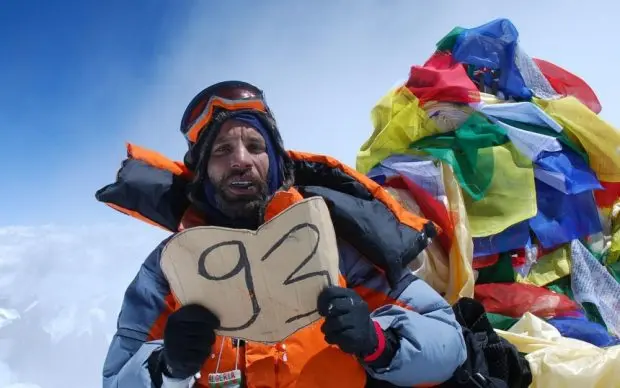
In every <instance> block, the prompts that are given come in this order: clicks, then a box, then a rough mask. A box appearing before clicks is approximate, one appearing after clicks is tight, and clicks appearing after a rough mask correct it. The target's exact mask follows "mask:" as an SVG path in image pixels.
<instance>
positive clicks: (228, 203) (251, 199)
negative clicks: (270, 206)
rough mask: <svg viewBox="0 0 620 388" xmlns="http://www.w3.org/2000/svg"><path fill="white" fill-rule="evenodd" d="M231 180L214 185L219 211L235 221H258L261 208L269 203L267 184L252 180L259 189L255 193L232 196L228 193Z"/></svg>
mask: <svg viewBox="0 0 620 388" xmlns="http://www.w3.org/2000/svg"><path fill="white" fill-rule="evenodd" d="M229 178H230V177H227V179H222V181H220V182H219V183H218V184H214V187H215V204H216V206H217V208H218V210H219V211H221V212H222V214H224V215H225V216H226V217H229V218H231V219H233V220H240V221H241V220H248V221H257V220H258V217H259V214H260V211H261V208H262V207H263V206H264V204H265V202H266V201H267V196H268V189H267V183H266V182H263V181H262V180H260V179H252V180H251V181H252V184H253V185H254V186H255V187H256V188H257V191H256V192H255V193H251V194H247V195H231V194H230V193H228V192H227V191H226V187H227V185H228V184H229Z"/></svg>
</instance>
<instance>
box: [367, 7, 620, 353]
mask: <svg viewBox="0 0 620 388" xmlns="http://www.w3.org/2000/svg"><path fill="white" fill-rule="evenodd" d="M518 38H519V34H518V31H517V29H516V28H515V26H514V25H513V24H512V23H511V22H510V21H509V20H507V19H497V20H494V21H491V22H489V23H487V24H485V25H482V26H479V27H476V28H462V27H457V28H454V29H453V30H452V31H450V32H449V33H448V34H447V35H446V36H445V37H444V38H443V39H441V40H440V41H439V42H438V43H437V45H436V51H435V52H434V53H433V54H432V55H431V57H430V58H429V59H428V61H427V62H426V63H425V64H424V65H422V66H412V67H411V70H410V73H409V78H408V80H407V81H406V82H405V83H404V84H402V85H400V86H398V87H396V88H394V89H392V90H390V91H389V92H388V93H387V94H386V95H385V96H384V97H383V98H382V99H381V100H380V101H379V102H378V103H377V105H376V106H375V107H374V108H373V110H372V122H373V126H374V132H373V133H372V134H371V136H370V138H369V139H368V140H367V141H366V142H365V143H364V144H363V145H362V147H361V149H360V151H359V153H358V157H357V166H356V167H357V169H358V170H359V171H361V172H363V173H364V174H367V175H368V176H369V177H371V178H372V179H374V180H375V181H377V182H379V183H380V184H381V185H382V186H384V187H385V188H386V189H387V190H388V191H389V192H390V193H391V194H392V195H394V196H395V197H396V198H397V199H399V200H400V202H401V203H402V204H403V205H404V206H405V207H407V208H408V209H409V210H411V211H413V212H416V213H417V214H420V215H422V216H424V217H426V218H428V219H431V220H432V221H434V222H435V224H436V225H437V226H438V227H439V228H440V229H441V231H442V233H441V234H440V235H439V236H438V238H436V239H435V241H433V242H432V244H431V245H430V246H429V248H428V249H427V250H426V251H425V252H423V254H422V255H420V257H419V260H416V261H415V262H414V263H413V264H412V269H413V270H414V272H415V273H417V274H418V275H419V276H420V277H422V278H424V279H425V280H427V282H428V283H429V284H431V286H433V287H434V288H435V289H437V290H438V291H439V292H441V293H442V294H443V295H444V296H445V298H446V299H447V300H448V301H450V302H454V301H456V300H457V299H458V298H459V297H463V296H468V297H474V298H475V299H477V300H480V301H481V302H482V303H483V305H484V306H485V309H486V311H487V314H488V317H489V319H490V320H491V322H492V323H493V325H494V326H495V327H496V328H498V329H504V330H507V329H509V328H510V327H511V325H513V324H514V323H515V322H517V320H518V319H519V318H521V317H522V316H523V314H525V313H526V312H529V313H531V314H534V315H536V316H538V317H540V318H542V319H545V320H546V321H547V322H548V323H550V324H552V325H553V326H554V327H556V328H557V329H558V330H559V331H560V332H561V333H562V335H563V336H566V337H572V338H577V339H581V340H583V341H586V342H589V343H591V344H594V345H596V346H599V347H607V346H611V345H615V344H619V343H620V341H619V340H618V337H619V336H620V260H619V259H620V132H619V131H618V130H616V129H615V128H614V127H612V126H611V125H610V124H608V123H606V122H605V121H604V120H603V119H601V118H600V117H599V116H598V114H599V113H600V112H601V109H602V107H601V104H600V102H599V100H598V98H597V96H596V94H595V93H594V91H593V90H592V88H590V86H589V85H588V84H587V83H586V82H585V81H584V80H582V79H581V78H579V77H578V76H576V75H574V74H572V73H570V72H569V71H567V70H565V69H563V68H562V67H560V66H558V65H555V64H553V63H551V62H548V61H545V60H542V59H538V58H532V57H530V56H529V55H528V54H527V53H525V52H524V51H523V50H522V49H521V46H520V45H519V39H518Z"/></svg>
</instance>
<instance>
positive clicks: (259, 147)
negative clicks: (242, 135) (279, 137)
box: [248, 142, 266, 154]
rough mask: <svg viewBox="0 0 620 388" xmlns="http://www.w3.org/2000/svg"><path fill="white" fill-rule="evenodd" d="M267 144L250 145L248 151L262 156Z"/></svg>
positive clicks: (255, 143) (256, 143) (254, 143)
mask: <svg viewBox="0 0 620 388" xmlns="http://www.w3.org/2000/svg"><path fill="white" fill-rule="evenodd" d="M265 148H266V147H265V144H263V143H259V142H252V143H250V144H248V151H250V152H252V153H254V154H260V153H263V152H265Z"/></svg>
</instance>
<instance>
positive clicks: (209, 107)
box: [185, 96, 268, 143]
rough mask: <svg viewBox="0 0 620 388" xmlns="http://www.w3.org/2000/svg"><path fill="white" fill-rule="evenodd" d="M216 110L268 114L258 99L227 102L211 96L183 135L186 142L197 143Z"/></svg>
mask: <svg viewBox="0 0 620 388" xmlns="http://www.w3.org/2000/svg"><path fill="white" fill-rule="evenodd" d="M216 108H220V109H225V110H229V111H235V110H244V109H253V110H257V111H259V112H264V113H267V112H268V108H267V105H266V104H265V102H264V101H263V100H260V99H246V100H229V99H226V98H222V97H218V96H213V97H211V98H210V99H209V101H208V102H207V104H206V105H205V107H204V109H203V111H202V113H201V114H200V116H198V118H197V119H196V120H195V121H194V122H193V123H192V124H191V125H190V128H189V130H188V131H187V134H186V135H185V137H186V138H187V140H188V141H190V142H191V143H196V141H198V137H199V136H200V133H201V132H202V130H203V129H204V128H205V126H206V125H207V124H208V123H209V121H211V120H212V119H213V115H214V113H215V109H216Z"/></svg>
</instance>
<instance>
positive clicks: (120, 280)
mask: <svg viewBox="0 0 620 388" xmlns="http://www.w3.org/2000/svg"><path fill="white" fill-rule="evenodd" d="M164 237H165V233H164V232H163V231H161V232H160V231H159V230H155V229H153V228H152V227H150V226H146V225H145V226H144V227H140V225H139V224H137V223H136V222H130V223H126V224H120V223H119V224H106V225H88V226H83V227H71V228H69V227H62V226H54V225H48V226H40V227H5V228H0V387H14V388H17V387H22V388H26V387H31V386H30V385H11V384H18V383H23V384H33V385H32V387H35V386H39V387H45V388H56V387H58V388H61V387H62V388H67V387H69V386H83V387H96V386H100V385H101V378H100V376H101V367H102V363H103V360H104V358H105V354H106V351H107V346H108V343H109V340H110V338H111V336H112V335H113V333H114V331H115V329H116V318H117V314H118V311H119V309H120V306H121V301H122V297H123V293H124V290H125V288H126V287H127V285H128V284H129V282H130V281H131V279H132V278H133V276H134V275H135V273H136V272H137V270H138V268H139V266H140V265H141V263H142V261H143V260H144V258H145V257H146V256H147V255H148V253H149V252H150V251H151V250H152V249H153V248H154V247H155V246H156V245H157V244H158V243H159V242H160V241H161V240H162V239H163V238H164ZM68 379H69V380H70V381H73V382H74V383H73V384H69V385H68V383H67V381H68ZM78 382H79V383H78Z"/></svg>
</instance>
